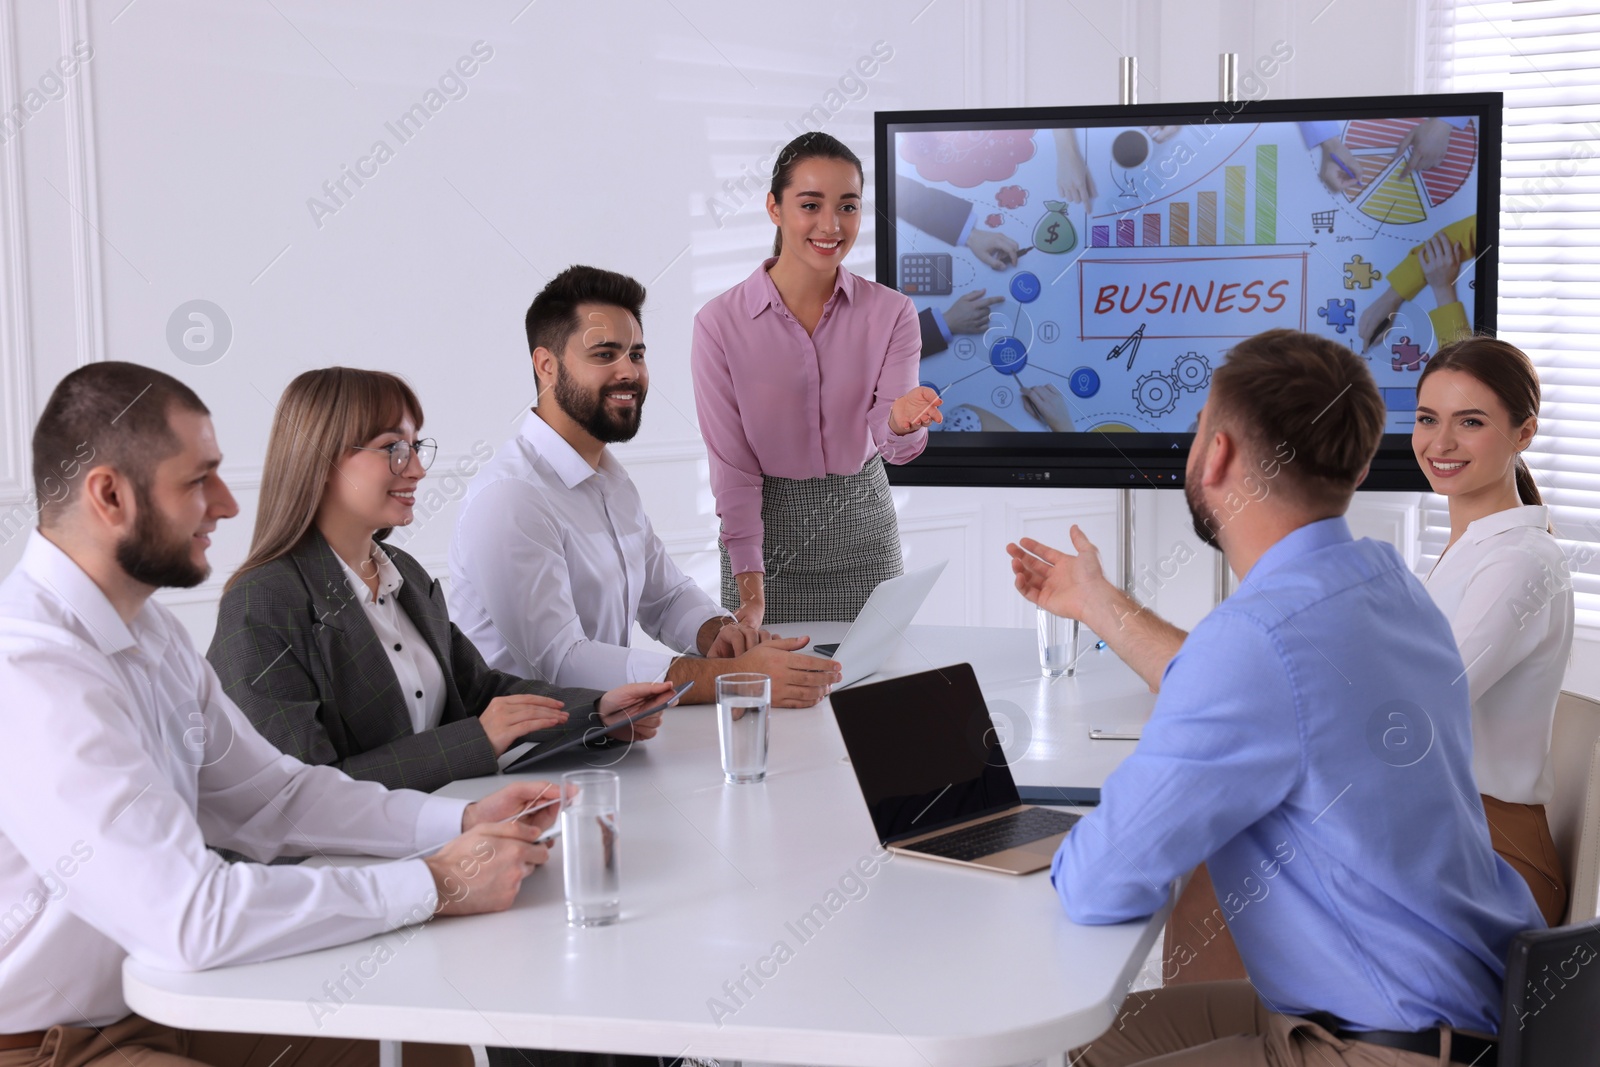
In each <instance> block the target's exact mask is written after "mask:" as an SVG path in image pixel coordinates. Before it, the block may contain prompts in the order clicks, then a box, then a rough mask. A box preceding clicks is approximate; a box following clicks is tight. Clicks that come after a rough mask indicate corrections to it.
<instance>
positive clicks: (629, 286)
mask: <svg viewBox="0 0 1600 1067" xmlns="http://www.w3.org/2000/svg"><path fill="white" fill-rule="evenodd" d="M644 296H645V292H644V286H642V285H640V284H639V283H638V282H636V281H634V280H633V279H632V278H629V277H627V276H625V275H622V274H617V273H614V272H612V271H607V270H600V269H598V268H595V267H584V266H575V267H569V268H567V269H566V270H564V271H562V272H561V273H560V274H559V275H557V276H556V277H555V278H554V279H552V280H551V282H550V284H549V285H547V286H545V288H544V290H543V291H542V292H540V293H539V295H538V296H537V297H536V298H534V301H533V304H532V306H531V307H529V308H528V314H527V319H526V323H525V325H526V328H527V333H528V347H529V350H530V351H531V352H532V354H533V368H534V375H535V377H536V378H537V380H538V385H539V398H540V399H539V406H538V407H537V408H535V409H534V410H532V411H530V412H529V413H528V414H527V415H526V416H524V417H523V420H522V428H521V431H520V432H519V433H518V435H517V436H516V437H515V438H513V439H512V440H510V441H507V442H506V443H505V444H503V445H501V446H500V448H499V449H498V450H496V452H495V455H494V458H493V459H492V460H490V461H489V463H488V464H487V465H486V466H485V467H484V468H483V470H481V471H479V472H478V475H477V477H475V478H474V479H473V481H472V484H471V486H469V487H468V489H467V498H466V501H465V502H464V503H463V504H462V507H461V513H460V515H459V516H458V518H457V519H456V529H455V536H454V537H453V538H452V539H451V542H450V577H451V581H452V583H453V588H452V590H451V602H452V606H453V607H455V608H456V612H455V614H456V618H457V624H458V625H459V626H460V627H461V629H462V631H463V632H464V633H466V635H467V636H468V637H470V638H471V639H472V641H473V642H474V643H475V644H476V645H477V646H478V649H479V651H481V652H482V653H483V658H484V659H485V660H486V661H488V663H489V665H490V666H491V667H495V668H497V669H499V670H503V671H509V672H511V673H513V674H520V675H522V676H524V677H528V678H543V679H544V680H545V681H548V682H552V683H554V684H556V685H575V686H588V687H596V688H600V689H610V688H612V687H614V686H617V685H622V684H624V683H627V682H653V681H658V680H660V679H662V678H665V679H666V680H667V681H669V682H673V683H675V684H679V685H681V684H683V683H684V682H691V681H692V682H694V683H696V684H695V687H694V688H693V689H692V690H690V691H689V693H688V694H687V695H686V696H685V697H684V702H685V703H696V702H707V701H712V700H715V699H716V693H715V686H714V685H713V681H714V679H715V678H716V676H717V675H719V674H728V673H732V672H738V671H753V672H756V673H759V674H765V675H769V676H770V677H771V678H772V700H773V703H774V704H778V705H780V706H785V707H810V706H811V705H812V704H815V703H816V702H817V701H819V700H821V699H822V698H823V696H825V695H826V694H827V691H828V687H829V686H831V685H833V684H834V683H836V682H837V681H838V680H839V677H840V675H839V664H838V663H836V662H834V661H832V660H827V659H821V658H818V657H816V656H811V655H805V654H802V653H800V652H798V651H797V650H798V649H801V648H804V647H805V645H806V641H807V639H806V638H804V637H795V638H778V637H774V636H772V635H771V634H768V633H765V632H762V631H755V630H752V629H750V628H749V627H746V626H743V625H741V624H739V623H737V622H735V621H734V620H733V618H731V617H730V616H728V615H727V614H726V613H725V612H724V611H723V610H722V609H721V608H720V607H719V606H718V605H717V603H716V601H714V600H712V599H711V597H710V596H709V595H707V594H706V592H705V590H703V589H701V588H700V587H699V586H697V585H696V584H695V583H694V581H693V580H692V579H690V578H689V577H688V576H687V575H685V574H684V573H683V572H682V571H681V570H679V569H678V567H677V565H676V564H674V563H673V562H672V559H671V558H670V557H669V556H668V555H667V550H666V546H664V545H663V544H662V543H661V538H659V537H657V536H656V533H655V530H654V528H652V527H651V525H650V519H649V517H648V516H646V515H645V513H644V505H643V503H642V502H641V501H640V499H639V492H638V490H637V489H636V488H635V487H634V484H633V481H632V479H630V478H629V477H628V472H627V471H626V470H624V469H623V467H622V464H620V463H618V462H617V460H616V458H615V457H614V456H612V455H611V453H610V452H609V451H608V450H607V448H606V445H607V444H610V443H614V442H621V441H627V440H630V439H631V438H632V437H633V435H634V434H635V433H637V432H638V430H639V419H640V413H641V411H642V410H643V408H644V400H645V395H646V394H647V392H648V391H649V386H650V375H649V372H648V371H647V370H646V369H645V363H644V334H643V329H642V327H641V326H640V324H639V322H640V314H641V309H642V307H643V304H644ZM635 621H637V622H638V623H639V626H640V627H641V628H642V629H643V630H644V631H645V633H647V634H649V635H650V636H651V637H652V638H654V639H656V640H657V641H660V642H661V643H662V644H665V645H667V646H669V647H671V648H675V649H677V650H678V651H679V652H682V653H685V655H682V656H677V657H673V656H671V655H669V654H666V653H661V652H656V651H653V650H650V649H642V648H633V647H631V643H630V642H631V635H632V632H633V624H634V622H635Z"/></svg>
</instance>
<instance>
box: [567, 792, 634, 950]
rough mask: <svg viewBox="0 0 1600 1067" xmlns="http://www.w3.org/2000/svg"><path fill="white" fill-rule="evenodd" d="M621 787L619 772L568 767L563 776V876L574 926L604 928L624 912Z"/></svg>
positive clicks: (569, 914)
mask: <svg viewBox="0 0 1600 1067" xmlns="http://www.w3.org/2000/svg"><path fill="white" fill-rule="evenodd" d="M621 791H622V790H621V780H620V779H619V778H618V777H617V773H616V772H615V771H596V770H584V771H568V772H567V773H565V774H563V775H562V776H561V796H562V801H561V849H562V875H563V881H564V882H565V884H566V890H567V922H568V923H570V924H571V925H573V926H605V925H606V924H607V923H614V922H616V921H617V919H618V918H620V917H621V915H622V894H621V888H622V882H621V875H620V873H619V871H618V870H617V846H618V840H617V806H618V800H619V799H620V796H621Z"/></svg>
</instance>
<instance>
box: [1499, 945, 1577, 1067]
mask: <svg viewBox="0 0 1600 1067" xmlns="http://www.w3.org/2000/svg"><path fill="white" fill-rule="evenodd" d="M1500 1067H1600V920H1597V921H1594V922H1587V923H1578V924H1576V925H1573V926H1558V927H1556V928H1555V929H1554V930H1525V931H1523V932H1522V933H1520V934H1518V935H1517V936H1516V937H1515V938H1513V939H1512V941H1511V951H1510V953H1509V954H1508V955H1507V957H1506V985H1505V1003H1504V1014H1503V1015H1502V1017H1501V1020H1500Z"/></svg>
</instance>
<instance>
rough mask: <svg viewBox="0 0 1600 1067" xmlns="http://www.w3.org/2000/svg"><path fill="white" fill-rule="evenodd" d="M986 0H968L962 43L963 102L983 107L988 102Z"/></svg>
mask: <svg viewBox="0 0 1600 1067" xmlns="http://www.w3.org/2000/svg"><path fill="white" fill-rule="evenodd" d="M986 6H987V5H986V4H985V3H984V0H967V4H966V7H965V8H964V9H963V15H964V19H963V22H964V24H963V26H962V34H961V43H962V45H963V46H964V48H965V53H964V56H963V59H962V64H961V74H962V80H961V103H962V105H963V106H965V107H983V106H984V105H985V103H987V100H986V96H987V94H986V93H985V92H984V84H983V68H984V63H983V36H984V34H983V21H984V16H985V15H987V14H988V12H987V10H986Z"/></svg>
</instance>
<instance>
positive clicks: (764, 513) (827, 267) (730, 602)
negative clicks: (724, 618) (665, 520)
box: [693, 133, 943, 626]
mask: <svg viewBox="0 0 1600 1067" xmlns="http://www.w3.org/2000/svg"><path fill="white" fill-rule="evenodd" d="M862 185H863V174H862V170H861V160H860V159H858V158H857V157H856V155H855V153H854V152H852V151H850V149H848V148H846V147H845V146H844V144H842V143H841V142H840V141H838V140H837V139H836V138H833V137H830V136H828V135H827V134H823V133H806V134H802V135H801V136H799V137H797V138H795V139H794V140H793V141H791V142H790V143H789V144H788V145H787V146H786V147H785V148H784V149H783V151H782V152H780V153H779V154H778V161H777V164H776V165H775V166H774V167H773V170H772V190H771V192H769V193H768V194H767V215H768V216H769V217H770V218H771V219H772V221H773V222H774V223H775V224H777V227H778V235H777V239H776V240H775V241H774V242H773V247H772V252H773V258H772V259H768V260H766V261H765V262H764V263H762V264H761V266H759V267H758V268H756V270H755V272H754V273H753V274H751V275H750V277H749V278H747V279H745V280H744V281H743V282H740V283H739V284H738V285H736V286H734V287H733V288H732V289H729V290H728V291H727V292H725V293H723V294H722V295H721V296H719V297H717V298H716V299H715V300H712V301H711V302H710V303H708V304H707V305H706V306H705V307H703V308H701V309H700V313H699V314H698V315H696V316H695V321H694V354H693V369H694V392H695V403H696V405H697V407H698V409H699V415H700V431H701V433H702V434H703V435H704V437H705V439H706V446H707V449H708V451H709V453H710V460H711V490H712V493H713V494H715V496H716V500H717V515H718V516H719V517H720V518H721V519H722V603H723V606H724V607H726V608H728V609H729V610H730V611H735V612H736V614H737V615H738V617H739V619H740V620H741V621H743V622H745V623H747V624H749V625H751V626H761V625H763V624H764V623H779V622H796V621H800V620H813V619H818V620H820V619H854V618H855V617H856V614H857V613H858V612H859V611H860V610H861V606H862V604H864V603H865V602H866V599H867V596H868V594H870V593H871V592H872V590H873V588H874V587H875V586H876V585H877V584H878V583H879V582H881V581H883V580H884V579H886V578H893V577H895V576H896V575H898V574H900V573H902V570H903V568H902V566H901V557H900V530H899V527H898V525H897V524H896V523H895V515H894V501H893V500H892V499H891V497H890V495H889V479H888V476H887V475H886V474H885V473H884V462H885V461H888V462H890V463H905V462H908V461H909V460H912V459H914V458H916V456H917V455H918V454H919V453H920V452H921V451H922V449H923V448H924V447H925V446H926V445H927V443H928V430H927V428H928V425H929V424H930V423H934V422H941V421H943V420H942V418H941V417H940V415H939V404H940V400H939V395H938V394H937V393H936V392H934V391H933V390H932V389H929V388H927V387H925V386H918V385H917V365H918V362H919V360H920V358H921V355H922V342H921V335H920V332H919V330H918V327H917V311H916V308H915V307H914V306H913V305H912V303H911V301H910V300H909V299H907V298H906V297H905V296H902V295H901V294H900V293H897V292H895V291H894V290H893V289H890V288H888V287H886V286H882V285H879V284H877V283H876V282H869V281H867V280H866V279H865V278H858V277H856V276H855V275H854V274H852V273H850V271H848V270H846V269H845V268H844V266H843V265H842V263H843V260H844V258H845V256H846V255H847V254H849V252H850V249H851V248H852V247H853V246H854V245H855V241H856V234H857V233H858V232H859V231H860V229H861V210H862V202H861V192H862Z"/></svg>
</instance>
